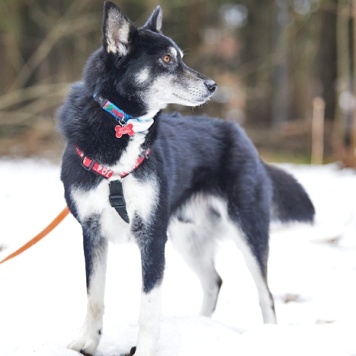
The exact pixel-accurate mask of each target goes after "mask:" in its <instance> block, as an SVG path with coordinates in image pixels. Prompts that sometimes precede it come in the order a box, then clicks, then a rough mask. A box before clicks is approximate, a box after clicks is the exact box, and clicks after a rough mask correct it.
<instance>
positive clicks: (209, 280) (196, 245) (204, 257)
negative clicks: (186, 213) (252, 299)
mask: <svg viewBox="0 0 356 356" xmlns="http://www.w3.org/2000/svg"><path fill="white" fill-rule="evenodd" d="M207 224H208V222H206V224H205V228H204V227H203V226H197V225H195V224H194V223H192V222H179V221H176V222H174V223H172V225H171V226H170V235H171V242H172V245H173V246H174V248H175V249H176V250H177V251H178V252H179V253H180V255H181V256H182V258H183V259H184V261H185V262H186V263H187V264H188V266H189V267H190V268H191V269H192V271H193V272H194V273H195V274H196V275H197V277H198V278H199V281H200V283H201V286H202V289H203V304H202V307H201V310H200V314H201V315H203V316H211V314H212V313H213V312H214V310H215V307H216V303H217V299H218V295H219V291H220V287H221V285H222V279H221V278H220V276H219V274H218V272H217V271H216V269H215V265H214V252H215V242H214V241H215V240H214V239H213V237H212V236H211V235H212V234H213V230H212V229H210V230H209V231H210V234H209V233H208V231H207V230H206V225H207Z"/></svg>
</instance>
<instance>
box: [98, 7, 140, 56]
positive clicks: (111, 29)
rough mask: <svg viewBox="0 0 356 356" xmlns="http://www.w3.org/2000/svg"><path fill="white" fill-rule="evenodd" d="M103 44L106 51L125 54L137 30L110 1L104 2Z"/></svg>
mask: <svg viewBox="0 0 356 356" xmlns="http://www.w3.org/2000/svg"><path fill="white" fill-rule="evenodd" d="M102 30H103V46H104V49H105V50H106V52H108V53H115V54H118V55H120V56H125V55H126V54H127V53H128V51H129V45H130V42H131V40H132V37H133V35H134V33H135V32H136V31H137V30H136V28H135V26H134V25H133V24H132V23H131V21H130V20H129V19H128V18H127V17H126V16H125V15H124V14H123V13H122V12H121V10H120V9H119V8H118V7H117V6H116V5H115V4H113V3H112V2H110V1H106V2H105V4H104V19H103V29H102Z"/></svg>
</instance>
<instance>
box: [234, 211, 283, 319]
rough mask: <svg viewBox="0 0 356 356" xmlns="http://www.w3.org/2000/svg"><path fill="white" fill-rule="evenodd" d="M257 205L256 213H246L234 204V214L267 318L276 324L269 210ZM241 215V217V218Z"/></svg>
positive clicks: (237, 238)
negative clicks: (270, 269)
mask: <svg viewBox="0 0 356 356" xmlns="http://www.w3.org/2000/svg"><path fill="white" fill-rule="evenodd" d="M254 209H255V211H254V212H253V213H250V214H248V215H247V214H246V215H245V214H244V213H242V212H241V209H239V213H237V210H235V209H234V208H231V207H230V209H229V211H230V218H231V219H232V220H233V225H234V240H235V242H236V244H237V245H238V247H239V249H240V250H241V252H242V254H243V257H244V260H245V262H246V265H247V266H248V269H249V270H250V272H251V275H252V277H253V280H254V282H255V284H256V287H257V292H258V298H259V304H260V307H261V311H262V317H263V322H264V323H266V324H275V323H276V315H275V310H274V301H273V297H272V294H271V292H270V290H269V287H268V282H267V261H268V239H269V218H268V217H267V215H268V212H266V213H265V214H264V210H263V209H262V212H261V211H258V209H259V208H258V206H255V207H254ZM231 212H232V213H231ZM264 215H265V216H264ZM237 216H238V217H239V219H238V220H237V218H236V217H237Z"/></svg>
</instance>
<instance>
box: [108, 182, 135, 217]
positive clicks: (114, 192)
mask: <svg viewBox="0 0 356 356" xmlns="http://www.w3.org/2000/svg"><path fill="white" fill-rule="evenodd" d="M109 189H110V195H109V201H110V205H111V206H112V207H113V208H115V210H116V211H117V213H118V214H119V215H120V216H121V218H122V220H124V221H125V222H127V223H129V222H130V219H129V216H128V214H127V211H126V201H125V197H124V192H123V190H122V182H121V181H120V180H113V181H112V182H110V183H109Z"/></svg>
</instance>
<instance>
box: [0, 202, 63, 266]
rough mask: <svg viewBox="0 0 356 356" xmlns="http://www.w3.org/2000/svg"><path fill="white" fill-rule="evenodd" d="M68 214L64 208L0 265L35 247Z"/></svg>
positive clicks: (0, 262)
mask: <svg viewBox="0 0 356 356" xmlns="http://www.w3.org/2000/svg"><path fill="white" fill-rule="evenodd" d="M68 214H69V209H68V207H67V206H66V207H65V208H64V209H63V210H62V211H61V212H60V213H59V214H58V216H57V217H56V218H55V219H54V220H53V221H52V222H51V223H50V224H49V225H48V226H46V227H45V228H44V229H43V230H42V231H41V232H40V233H39V234H37V235H36V236H35V237H34V238H33V239H31V240H30V241H28V242H27V243H26V244H24V245H23V246H21V247H20V248H19V249H17V250H16V251H15V252H13V253H12V254H10V255H9V256H7V257H6V258H4V259H3V260H1V261H0V264H2V263H4V262H6V261H8V260H11V259H12V258H14V257H16V256H18V255H19V254H21V253H22V252H24V251H26V250H28V249H29V248H30V247H32V246H33V245H35V244H36V243H37V242H38V241H40V240H42V239H43V238H44V237H45V236H46V235H48V234H49V233H50V232H51V231H52V230H53V229H54V228H55V227H56V226H58V225H59V223H60V222H61V221H62V220H63V219H64V218H65V217H66V216H67V215H68Z"/></svg>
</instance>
